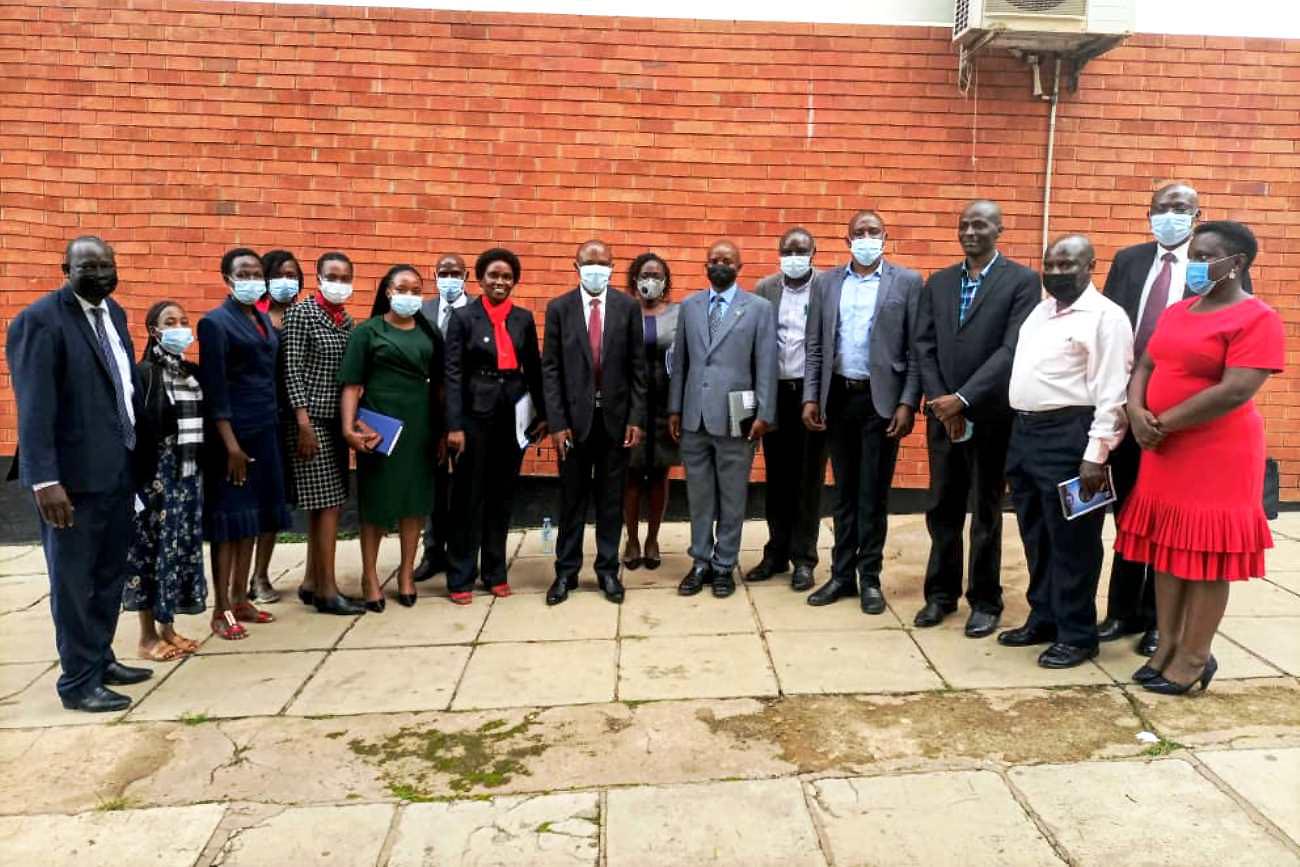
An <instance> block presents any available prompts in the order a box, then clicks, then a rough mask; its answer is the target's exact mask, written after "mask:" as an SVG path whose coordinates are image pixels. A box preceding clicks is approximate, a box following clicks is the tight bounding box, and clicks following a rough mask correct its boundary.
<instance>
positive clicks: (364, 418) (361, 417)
mask: <svg viewBox="0 0 1300 867" xmlns="http://www.w3.org/2000/svg"><path fill="white" fill-rule="evenodd" d="M357 421H359V422H361V423H363V424H365V425H366V426H368V427H369V428H370V429H371V430H373V431H374V432H375V433H377V434H379V435H380V436H381V437H383V439H381V440H380V441H379V445H377V446H375V449H374V451H375V454H380V455H385V456H387V455H391V454H392V453H393V449H395V448H397V439H398V437H400V436H401V435H402V420H401V419H396V418H393V417H392V416H391V415H383V414H382V413H378V412H374V411H372V410H368V409H359V410H357Z"/></svg>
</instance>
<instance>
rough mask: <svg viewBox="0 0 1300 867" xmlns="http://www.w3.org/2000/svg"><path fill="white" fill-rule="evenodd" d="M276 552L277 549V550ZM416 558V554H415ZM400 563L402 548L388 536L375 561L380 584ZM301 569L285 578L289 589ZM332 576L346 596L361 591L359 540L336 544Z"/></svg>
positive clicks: (292, 571)
mask: <svg viewBox="0 0 1300 867" xmlns="http://www.w3.org/2000/svg"><path fill="white" fill-rule="evenodd" d="M277 550H278V549H277ZM302 556H303V557H304V558H305V557H306V547H305V546H304V547H303V549H302ZM417 556H418V554H417ZM401 562H402V547H401V544H400V543H399V542H398V541H397V537H396V536H395V535H388V536H385V537H384V540H383V541H382V542H380V543H379V556H378V558H376V560H375V571H376V572H377V573H378V575H379V580H380V581H381V582H382V581H384V580H385V579H386V578H388V576H390V575H391V574H392V573H393V572H394V571H396V569H397V567H398V565H400V564H401ZM299 572H301V569H293V570H291V571H290V572H288V573H287V574H286V576H285V578H286V580H287V581H289V582H291V583H290V584H289V586H290V587H292V586H294V585H295V584H296V582H297V580H298V577H297V573H299ZM334 574H335V577H336V578H337V580H338V583H339V589H340V590H342V591H343V592H344V593H347V594H359V593H360V590H361V540H360V539H343V540H340V541H339V543H338V547H337V549H336V550H335V553H334Z"/></svg>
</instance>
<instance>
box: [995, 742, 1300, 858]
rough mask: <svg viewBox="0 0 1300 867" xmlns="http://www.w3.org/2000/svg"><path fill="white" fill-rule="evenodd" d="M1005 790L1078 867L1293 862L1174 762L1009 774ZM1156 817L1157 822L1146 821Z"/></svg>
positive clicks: (1077, 766)
mask: <svg viewBox="0 0 1300 867" xmlns="http://www.w3.org/2000/svg"><path fill="white" fill-rule="evenodd" d="M1010 776H1011V782H1012V784H1013V785H1014V786H1015V787H1016V788H1017V789H1019V790H1020V791H1021V792H1022V793H1023V795H1024V797H1025V799H1026V800H1027V801H1028V802H1029V807H1030V809H1032V810H1033V811H1034V812H1035V813H1037V814H1038V816H1039V818H1040V819H1041V820H1042V822H1043V823H1044V825H1045V826H1046V828H1047V830H1048V832H1049V833H1050V834H1051V835H1052V836H1053V837H1055V838H1056V840H1057V842H1058V843H1059V844H1060V845H1061V846H1062V847H1063V848H1064V849H1065V851H1066V852H1067V853H1068V854H1069V856H1070V858H1071V859H1072V863H1075V864H1079V865H1081V867H1091V865H1099V867H1100V865H1114V864H1128V863H1133V859H1134V853H1146V857H1147V858H1148V859H1150V861H1149V863H1161V864H1177V865H1179V867H1223V865H1225V864H1231V865H1233V867H1256V865H1258V867H1266V865H1267V867H1276V865H1280V864H1293V863H1295V855H1294V854H1293V853H1291V852H1289V851H1287V849H1286V848H1285V847H1284V846H1283V845H1282V844H1281V843H1279V842H1278V841H1277V840H1275V839H1274V838H1273V837H1271V836H1270V835H1269V834H1268V832H1266V831H1265V830H1264V829H1263V828H1261V827H1259V826H1258V825H1256V824H1255V823H1254V822H1252V821H1251V820H1250V818H1249V817H1248V816H1247V815H1246V814H1245V813H1244V812H1242V810H1241V808H1239V807H1238V806H1237V805H1236V804H1235V803H1234V802H1233V801H1232V800H1231V799H1230V798H1229V797H1228V796H1227V795H1225V794H1223V792H1221V791H1219V789H1218V788H1216V787H1215V785H1214V784H1213V783H1211V782H1210V781H1209V780H1207V779H1206V778H1205V777H1203V776H1201V775H1200V774H1198V773H1197V772H1196V770H1195V769H1194V768H1193V767H1192V766H1191V765H1190V764H1188V763H1187V762H1185V761H1182V760H1181V759H1166V760H1162V761H1154V762H1135V761H1116V762H1083V763H1079V764H1072V765H1038V766H1034V767H1019V768H1013V769H1012V770H1011V772H1010ZM1152 816H1158V817H1159V820H1158V821H1146V820H1147V819H1149V818H1150V817H1152Z"/></svg>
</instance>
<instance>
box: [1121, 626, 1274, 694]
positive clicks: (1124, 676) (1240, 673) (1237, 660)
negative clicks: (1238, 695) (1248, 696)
mask: <svg viewBox="0 0 1300 867" xmlns="http://www.w3.org/2000/svg"><path fill="white" fill-rule="evenodd" d="M1214 656H1215V658H1216V659H1218V660H1219V673H1218V674H1217V675H1215V680H1216V682H1217V680H1218V679H1219V678H1224V679H1227V678H1245V677H1278V676H1280V675H1281V673H1282V672H1280V671H1279V670H1278V669H1276V668H1274V667H1273V666H1271V665H1269V664H1268V663H1267V662H1264V661H1263V660H1261V659H1260V658H1259V657H1257V656H1255V654H1253V653H1251V652H1250V651H1248V650H1243V649H1242V648H1241V647H1239V646H1237V645H1236V644H1235V643H1233V642H1232V641H1230V640H1228V639H1227V638H1225V637H1224V636H1222V635H1220V636H1218V637H1217V638H1216V640H1215V642H1214ZM1145 662H1146V657H1144V656H1138V655H1137V654H1136V653H1134V652H1133V639H1128V638H1126V639H1124V640H1122V641H1108V642H1106V643H1105V644H1103V645H1101V653H1100V654H1099V655H1098V656H1097V665H1098V666H1100V667H1101V669H1102V671H1105V672H1106V673H1107V674H1109V675H1110V676H1111V677H1112V678H1114V679H1115V680H1116V681H1118V682H1119V683H1129V682H1130V679H1131V678H1132V676H1133V672H1135V671H1137V669H1138V667H1139V666H1141V665H1142V664H1143V663H1145Z"/></svg>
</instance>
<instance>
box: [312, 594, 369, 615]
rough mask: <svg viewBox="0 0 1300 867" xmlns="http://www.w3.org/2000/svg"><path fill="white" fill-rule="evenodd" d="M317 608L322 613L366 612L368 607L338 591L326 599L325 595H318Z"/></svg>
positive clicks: (347, 613)
mask: <svg viewBox="0 0 1300 867" xmlns="http://www.w3.org/2000/svg"><path fill="white" fill-rule="evenodd" d="M315 605H316V610H317V611H318V612H319V613H321V614H339V615H344V616H346V615H350V614H364V613H365V612H366V607H365V606H364V605H362V604H360V603H359V602H357V601H356V600H355V599H349V598H348V597H346V596H344V595H343V594H342V593H336V594H334V595H333V596H331V597H330V598H328V599H326V598H325V597H324V596H317V597H316V599H315Z"/></svg>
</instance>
